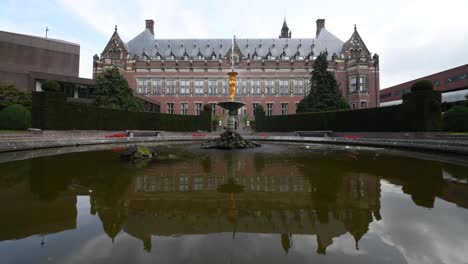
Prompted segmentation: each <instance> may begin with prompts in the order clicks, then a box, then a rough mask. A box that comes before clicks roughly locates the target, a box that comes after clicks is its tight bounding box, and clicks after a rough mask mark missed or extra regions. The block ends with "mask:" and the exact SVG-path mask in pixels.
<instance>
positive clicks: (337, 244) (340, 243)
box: [327, 233, 367, 255]
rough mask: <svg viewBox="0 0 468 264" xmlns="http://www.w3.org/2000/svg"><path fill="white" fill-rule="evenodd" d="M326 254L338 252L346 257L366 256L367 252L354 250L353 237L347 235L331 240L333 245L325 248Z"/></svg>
mask: <svg viewBox="0 0 468 264" xmlns="http://www.w3.org/2000/svg"><path fill="white" fill-rule="evenodd" d="M327 252H339V253H343V254H346V255H367V250H365V249H362V248H361V249H359V250H356V247H355V241H354V237H353V236H352V235H350V234H349V233H346V234H345V235H342V236H340V237H336V238H334V239H333V244H332V245H330V246H329V247H328V248H327Z"/></svg>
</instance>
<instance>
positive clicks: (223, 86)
mask: <svg viewBox="0 0 468 264" xmlns="http://www.w3.org/2000/svg"><path fill="white" fill-rule="evenodd" d="M227 86H228V84H227V81H226V80H222V81H221V87H220V88H221V90H220V92H219V93H220V94H221V95H226V94H227V90H228V88H227Z"/></svg>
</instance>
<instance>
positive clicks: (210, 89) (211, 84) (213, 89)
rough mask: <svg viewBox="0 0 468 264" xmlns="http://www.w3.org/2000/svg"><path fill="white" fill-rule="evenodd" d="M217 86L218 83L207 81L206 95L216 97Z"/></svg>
mask: <svg viewBox="0 0 468 264" xmlns="http://www.w3.org/2000/svg"><path fill="white" fill-rule="evenodd" d="M217 86H218V81H217V80H210V81H209V87H208V93H209V94H210V95H216V94H217V92H216V88H217Z"/></svg>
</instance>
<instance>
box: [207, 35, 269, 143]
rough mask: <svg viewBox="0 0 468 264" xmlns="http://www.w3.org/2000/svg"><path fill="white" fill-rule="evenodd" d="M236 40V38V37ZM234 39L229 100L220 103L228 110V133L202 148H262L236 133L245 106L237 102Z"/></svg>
mask: <svg viewBox="0 0 468 264" xmlns="http://www.w3.org/2000/svg"><path fill="white" fill-rule="evenodd" d="M234 38H235V37H234ZM234 38H233V40H232V50H231V72H229V73H228V75H229V81H228V84H229V100H228V101H225V102H220V103H218V105H219V106H221V107H222V108H223V109H226V110H228V115H229V116H228V119H227V125H226V131H225V132H223V133H222V134H221V135H220V137H219V138H216V139H213V140H210V141H208V142H205V143H203V144H202V145H201V147H202V148H218V149H246V148H255V147H260V144H257V143H255V142H252V141H250V140H247V139H244V138H243V137H242V136H241V135H240V134H239V133H237V132H236V129H235V123H236V119H237V110H239V109H240V108H241V107H242V106H244V105H245V104H244V103H243V102H240V101H235V100H234V98H235V95H236V84H237V75H238V73H237V72H235V71H234V60H233V53H234Z"/></svg>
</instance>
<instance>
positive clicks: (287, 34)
mask: <svg viewBox="0 0 468 264" xmlns="http://www.w3.org/2000/svg"><path fill="white" fill-rule="evenodd" d="M279 38H291V30H289V28H288V24H287V23H286V17H285V18H284V21H283V27H282V28H281V33H280V35H279Z"/></svg>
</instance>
